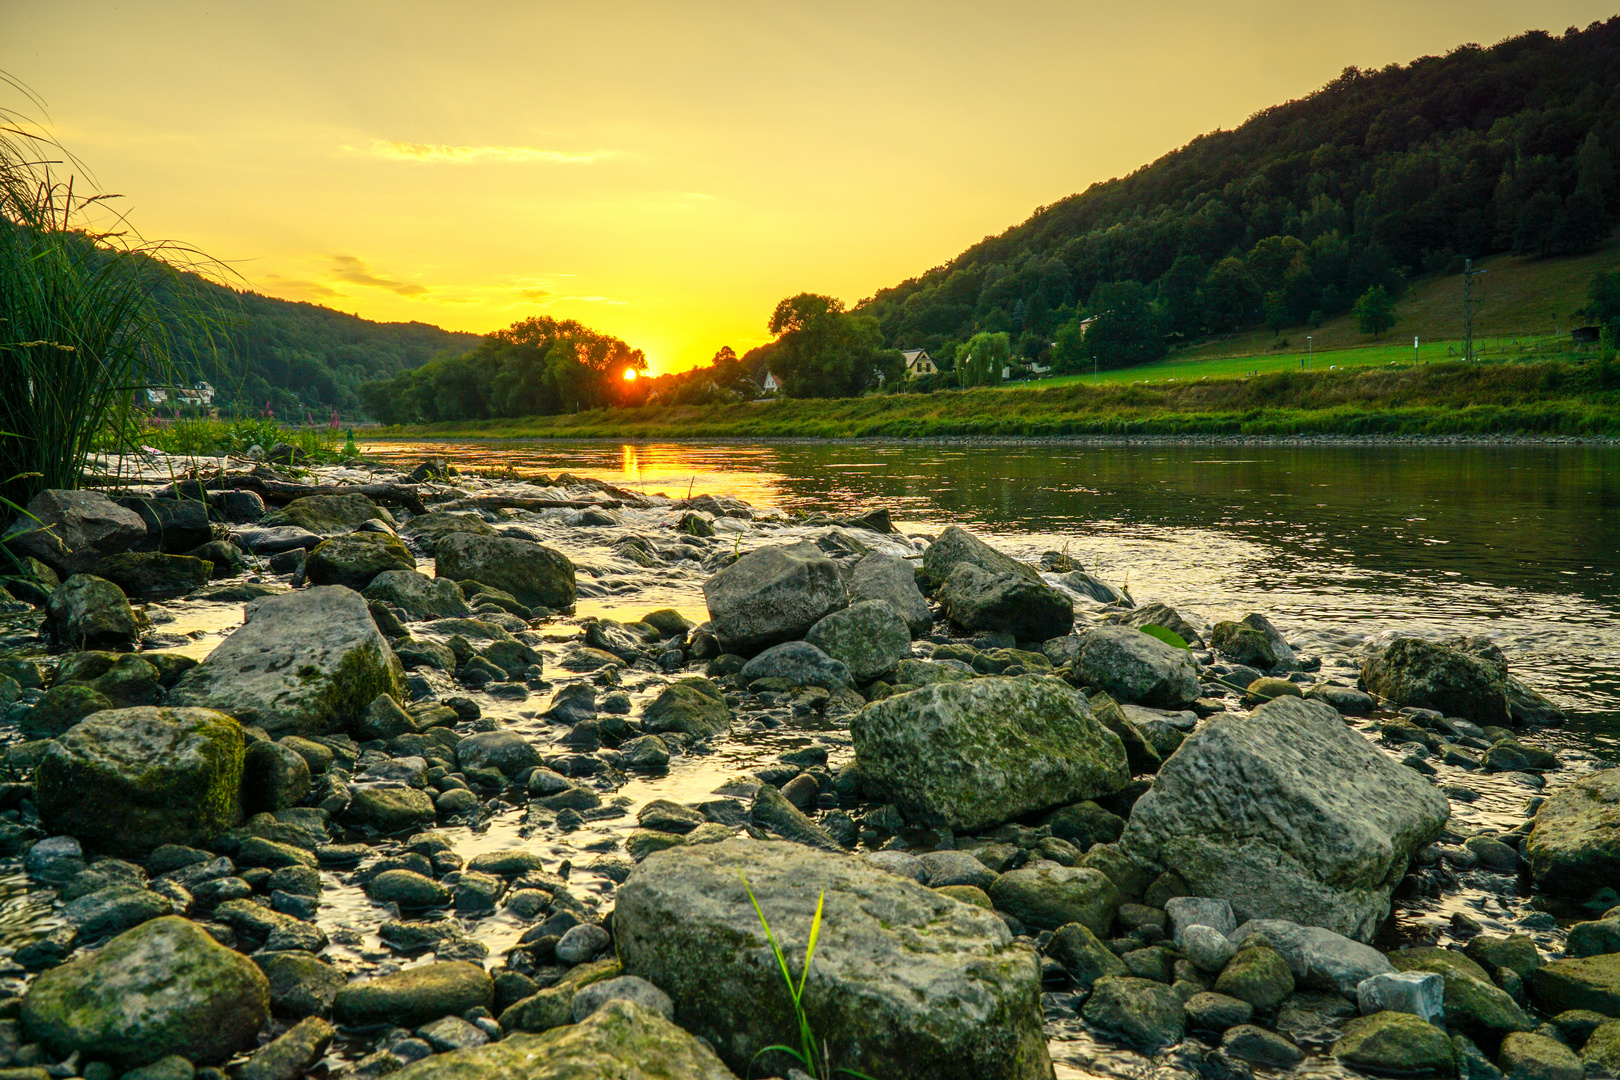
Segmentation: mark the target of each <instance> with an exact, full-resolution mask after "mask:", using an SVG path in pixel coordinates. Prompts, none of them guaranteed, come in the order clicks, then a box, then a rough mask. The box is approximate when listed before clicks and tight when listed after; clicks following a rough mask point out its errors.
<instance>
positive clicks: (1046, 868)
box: [990, 862, 1119, 937]
mask: <svg viewBox="0 0 1620 1080" xmlns="http://www.w3.org/2000/svg"><path fill="white" fill-rule="evenodd" d="M990 902H991V903H992V904H994V905H995V906H996V910H997V911H1004V912H1006V913H1007V914H1009V915H1011V916H1012V917H1013V918H1015V919H1017V920H1018V921H1019V922H1021V923H1024V924H1025V925H1026V926H1033V927H1035V928H1036V929H1038V930H1056V929H1057V928H1058V927H1060V926H1067V925H1068V924H1069V923H1079V924H1080V925H1081V926H1083V927H1085V928H1086V929H1087V930H1090V931H1091V932H1092V933H1093V934H1096V935H1097V936H1098V937H1103V936H1104V935H1106V934H1107V933H1108V932H1109V930H1110V929H1111V928H1112V927H1113V925H1114V916H1115V914H1117V913H1118V911H1119V890H1118V889H1116V888H1115V887H1114V883H1113V882H1112V881H1110V880H1109V879H1108V876H1107V875H1106V874H1104V873H1103V872H1102V871H1100V870H1092V869H1090V868H1088V867H1079V866H1059V865H1058V864H1057V863H1048V862H1042V863H1037V864H1035V865H1034V866H1025V867H1022V868H1020V869H1018V870H1009V871H1007V872H1006V873H1005V874H1002V875H1001V876H1000V877H998V878H996V881H995V884H993V885H991V886H990Z"/></svg>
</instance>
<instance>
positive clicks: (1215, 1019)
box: [1185, 990, 1254, 1031]
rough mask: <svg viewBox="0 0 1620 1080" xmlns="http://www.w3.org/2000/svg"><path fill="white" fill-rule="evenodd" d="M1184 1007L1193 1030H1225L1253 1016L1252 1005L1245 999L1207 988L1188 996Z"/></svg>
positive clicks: (1245, 1021)
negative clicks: (1216, 992)
mask: <svg viewBox="0 0 1620 1080" xmlns="http://www.w3.org/2000/svg"><path fill="white" fill-rule="evenodd" d="M1185 1008H1186V1010H1187V1024H1188V1026H1189V1027H1191V1028H1193V1029H1194V1030H1195V1031H1225V1030H1226V1029H1227V1028H1230V1027H1236V1026H1237V1025H1239V1024H1247V1023H1248V1022H1249V1020H1250V1018H1251V1017H1253V1016H1254V1006H1253V1005H1250V1004H1249V1003H1248V1002H1247V1001H1243V1000H1241V999H1240V998H1235V997H1227V996H1226V995H1225V994H1214V993H1211V992H1209V991H1207V990H1206V991H1204V992H1202V993H1198V994H1194V995H1193V996H1192V997H1190V998H1188V999H1187V1003H1186V1006H1185Z"/></svg>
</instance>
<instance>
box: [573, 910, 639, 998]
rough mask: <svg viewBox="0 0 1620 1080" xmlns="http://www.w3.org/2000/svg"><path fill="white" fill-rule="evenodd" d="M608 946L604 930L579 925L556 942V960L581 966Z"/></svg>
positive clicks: (587, 924) (610, 942) (610, 941)
mask: <svg viewBox="0 0 1620 1080" xmlns="http://www.w3.org/2000/svg"><path fill="white" fill-rule="evenodd" d="M610 944H612V939H611V938H609V937H608V932H607V931H606V930H604V929H602V928H601V927H600V926H597V925H595V924H593V923H580V924H579V925H578V926H571V927H569V928H568V930H567V931H566V932H565V933H564V934H563V936H562V938H561V939H560V940H559V941H558V942H557V959H558V960H560V961H562V962H563V963H565V964H583V963H584V962H585V961H587V960H589V959H591V958H592V957H594V956H595V955H596V954H597V953H599V952H601V951H602V950H603V949H606V948H607V947H608V946H609V945H610ZM643 1004H645V1002H643Z"/></svg>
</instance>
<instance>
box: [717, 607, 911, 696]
mask: <svg viewBox="0 0 1620 1080" xmlns="http://www.w3.org/2000/svg"><path fill="white" fill-rule="evenodd" d="M817 625H820V624H819V623H818V624H817ZM908 644H909V639H908ZM738 675H739V677H741V678H742V680H743V681H744V682H753V681H754V680H755V679H786V680H787V681H788V682H790V683H792V684H793V685H794V686H821V687H825V688H826V689H828V690H836V689H837V688H838V687H840V686H849V685H850V684H851V683H852V682H853V681H854V680H853V679H852V678H851V675H850V670H849V668H848V667H846V666H844V664H842V663H841V662H839V661H837V660H834V659H833V658H832V657H830V656H828V655H827V654H826V653H824V652H822V651H821V650H820V649H818V648H816V647H815V646H814V645H812V644H810V643H809V642H808V641H784V642H783V643H782V644H780V645H773V646H771V647H770V648H769V649H766V650H765V651H764V652H762V653H760V654H759V655H758V656H756V657H754V658H753V659H752V660H750V661H748V663H746V664H744V665H743V666H742V670H741V671H740V672H738Z"/></svg>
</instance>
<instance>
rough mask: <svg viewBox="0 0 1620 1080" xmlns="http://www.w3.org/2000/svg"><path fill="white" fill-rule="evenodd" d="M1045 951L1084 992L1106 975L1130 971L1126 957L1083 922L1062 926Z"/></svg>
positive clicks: (1123, 973)
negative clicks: (1117, 954) (1107, 944)
mask: <svg viewBox="0 0 1620 1080" xmlns="http://www.w3.org/2000/svg"><path fill="white" fill-rule="evenodd" d="M1046 953H1047V955H1048V956H1050V957H1051V958H1052V959H1054V960H1056V961H1057V962H1058V963H1059V964H1062V965H1063V970H1065V971H1067V972H1068V973H1069V978H1071V979H1073V980H1074V984H1075V987H1076V988H1077V989H1079V990H1080V992H1082V993H1084V992H1086V991H1088V990H1090V989H1091V987H1092V986H1093V985H1094V984H1095V983H1096V981H1097V980H1098V979H1101V978H1103V977H1104V976H1107V975H1128V974H1129V973H1130V972H1129V971H1128V970H1127V969H1126V967H1125V961H1123V960H1121V959H1120V958H1119V957H1118V956H1116V955H1114V953H1113V951H1112V950H1110V949H1109V948H1108V946H1106V945H1104V944H1103V943H1102V942H1101V941H1100V940H1099V939H1098V938H1097V935H1096V934H1093V933H1092V932H1091V931H1090V930H1089V929H1087V928H1086V927H1085V926H1082V925H1081V924H1080V923H1068V924H1067V925H1065V926H1060V927H1058V929H1057V932H1056V933H1054V934H1053V935H1052V939H1051V941H1049V942H1047V945H1046Z"/></svg>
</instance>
